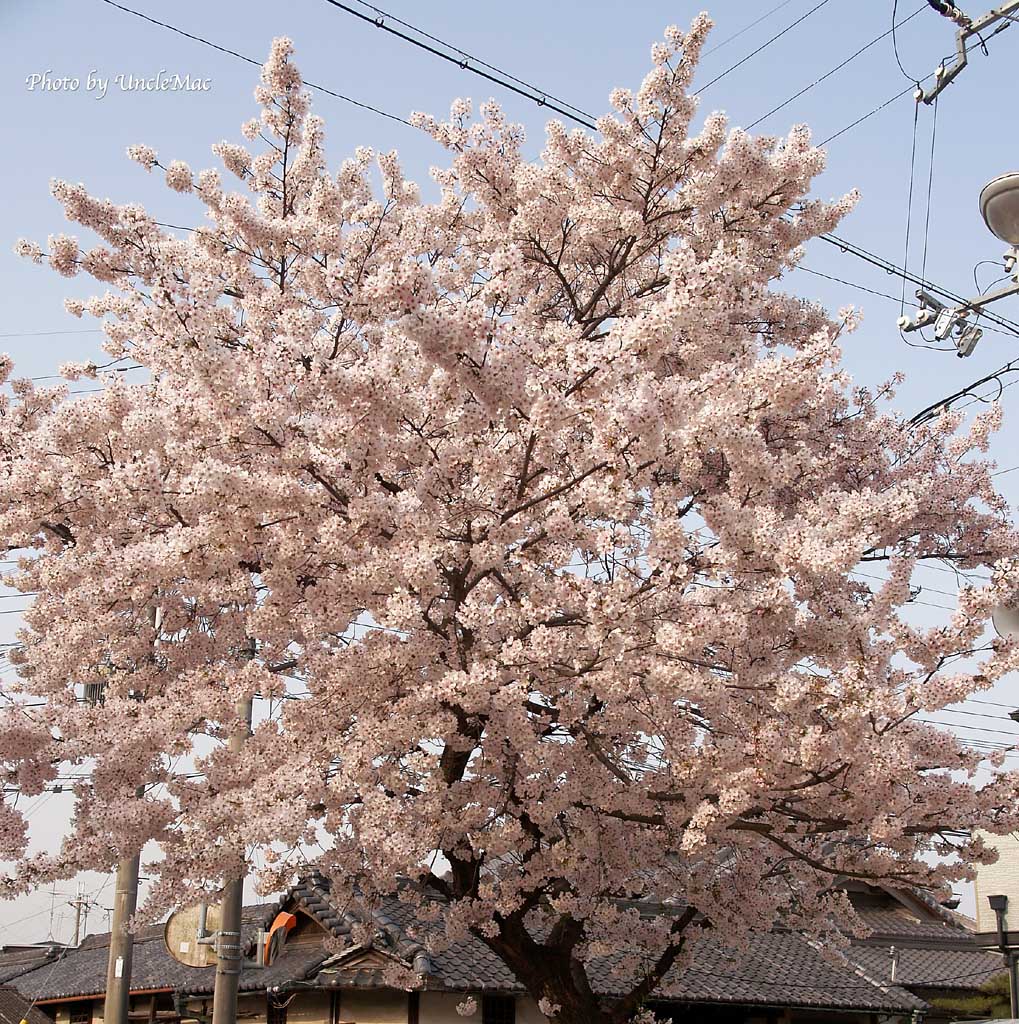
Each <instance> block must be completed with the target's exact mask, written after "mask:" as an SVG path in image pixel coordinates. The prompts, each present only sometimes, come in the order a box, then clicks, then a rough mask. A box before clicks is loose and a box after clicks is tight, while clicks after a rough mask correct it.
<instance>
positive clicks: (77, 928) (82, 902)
mask: <svg viewBox="0 0 1019 1024" xmlns="http://www.w3.org/2000/svg"><path fill="white" fill-rule="evenodd" d="M71 906H72V907H74V943H73V945H74V948H75V949H77V948H78V944H79V943H80V942H81V912H82V910H84V911H85V920H86V921H87V920H88V900H87V899H86V898H85V890H84V888H83V887H82V884H81V882H79V883H78V891H77V894H76V895H75V897H74V899H73V900H71Z"/></svg>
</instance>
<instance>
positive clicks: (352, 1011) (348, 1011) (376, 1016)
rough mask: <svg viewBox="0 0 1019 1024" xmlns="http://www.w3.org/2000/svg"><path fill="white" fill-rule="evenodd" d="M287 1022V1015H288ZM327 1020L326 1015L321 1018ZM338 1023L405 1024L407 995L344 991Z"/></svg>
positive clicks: (341, 996) (385, 992) (341, 997)
mask: <svg viewBox="0 0 1019 1024" xmlns="http://www.w3.org/2000/svg"><path fill="white" fill-rule="evenodd" d="M287 1019H288V1021H289V1015H288V1018H287ZM323 1019H324V1020H328V1019H329V1017H328V1015H327V1016H326V1017H325V1018H323ZM340 1021H341V1022H343V1024H347V1022H348V1021H350V1022H353V1024H407V993H406V992H388V991H371V992H360V991H358V990H356V989H344V990H343V991H342V993H341V994H340Z"/></svg>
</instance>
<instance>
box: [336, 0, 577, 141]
mask: <svg viewBox="0 0 1019 1024" xmlns="http://www.w3.org/2000/svg"><path fill="white" fill-rule="evenodd" d="M354 2H355V3H356V4H358V5H359V6H361V7H366V8H367V9H368V10H369V11H374V12H375V14H376V15H377V16H378V17H377V18H374V19H368V20H371V21H372V22H373V24H375V25H376V26H377V27H378V28H384V26H383V25H380V24H379V22H380V20H381V19H384V18H388V19H389V20H390V21H392V22H395V23H396V24H397V25H402V26H403V27H404V28H407V29H410V31H411V32H416V33H417V34H418V35H419V36H422V37H423V38H425V39H429V40H431V41H432V42H433V43H437V44H438V45H439V46H444V47H445V48H446V49H447V50H452V51H453V52H454V53H457V54H459V55H460V58H461V60H463V59H466V60H468V61H474V63H475V64H478V65H480V66H481V67H483V68H487V69H488V70H489V71H494V72H495V73H496V74H498V75H502V76H503V77H504V78H508V79H509V80H510V81H511V82H516V84H517V85H522V86H524V87H525V88H526V89H530V90H531V91H532V92H536V93H538V94H539V95H540V96H542V97H543V98H545V99H546V100H555V102H556V103H560V104H562V105H563V106H565V107H569V108H570V109H571V110H573V111H575V112H576V113H578V114H582V115H583V116H584V117H586V118H588V120H590V121H595V120H597V117H596V116H595V115H594V114H592V113H590V112H589V111H587V110H584V109H583V108H582V107H578V106H576V105H575V104H573V103H569V102H568V101H567V100H564V99H562V98H561V97H560V96H556V95H554V94H553V93H550V92H548V91H547V90H545V89H542V88H540V87H539V86H536V85H533V84H532V83H530V82H527V81H525V80H524V79H522V78H517V77H516V76H515V75H513V74H511V73H510V72H508V71H505V70H503V69H502V68H500V67H497V66H496V65H494V64H489V63H488V62H487V61H484V60H482V59H481V58H480V57H475V56H474V55H473V54H470V53H468V52H467V51H466V50H463V49H461V48H460V47H459V46H454V45H453V44H452V43H449V42H447V41H446V40H445V39H442V38H440V37H439V36H435V35H432V34H431V33H429V32H427V31H425V29H423V28H419V27H418V26H417V25H413V24H411V23H410V22H409V21H404V20H403V19H401V18H398V17H396V15H394V14H390V13H388V12H387V11H384V10H382V8H380V7H376V6H374V5H373V4H370V3H366V2H365V0H354ZM354 13H355V14H356V12H354ZM362 17H363V16H362ZM458 63H459V62H458ZM460 66H461V67H463V65H462V64H460ZM465 70H470V69H469V68H466V69H465ZM543 105H545V104H543Z"/></svg>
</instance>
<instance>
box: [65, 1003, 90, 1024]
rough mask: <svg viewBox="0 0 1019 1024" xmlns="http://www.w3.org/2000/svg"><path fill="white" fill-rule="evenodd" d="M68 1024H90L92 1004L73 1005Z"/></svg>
mask: <svg viewBox="0 0 1019 1024" xmlns="http://www.w3.org/2000/svg"><path fill="white" fill-rule="evenodd" d="M69 1022H70V1024H92V1003H91V1002H87V1003H74V1004H73V1005H72V1006H71V1009H70V1015H69Z"/></svg>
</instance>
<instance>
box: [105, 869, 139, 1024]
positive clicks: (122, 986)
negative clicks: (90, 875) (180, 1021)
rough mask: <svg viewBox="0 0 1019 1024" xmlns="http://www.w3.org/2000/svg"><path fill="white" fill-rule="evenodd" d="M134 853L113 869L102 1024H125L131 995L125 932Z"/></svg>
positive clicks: (130, 943)
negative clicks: (113, 878) (110, 926)
mask: <svg viewBox="0 0 1019 1024" xmlns="http://www.w3.org/2000/svg"><path fill="white" fill-rule="evenodd" d="M140 860H141V855H140V854H138V853H136V854H135V855H134V856H133V857H129V858H128V859H127V860H122V861H121V862H120V863H119V864H118V865H117V892H116V895H115V896H114V897H113V927H112V929H111V931H110V959H109V964H108V965H107V968H106V1002H105V1004H104V1006H103V1024H128V1021H127V1014H128V1001H129V997H130V995H131V960H132V958H133V956H134V936H133V935H132V934H131V932H130V931H129V930H128V925H129V924H130V922H131V918H132V917H134V912H135V908H136V907H137V905H138V865H139V862H140Z"/></svg>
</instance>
